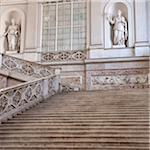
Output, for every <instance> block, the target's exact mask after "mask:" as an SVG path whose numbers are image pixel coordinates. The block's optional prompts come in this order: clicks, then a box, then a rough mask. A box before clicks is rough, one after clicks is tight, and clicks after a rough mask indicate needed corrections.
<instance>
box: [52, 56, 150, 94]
mask: <svg viewBox="0 0 150 150" xmlns="http://www.w3.org/2000/svg"><path fill="white" fill-rule="evenodd" d="M55 66H58V67H61V68H62V72H61V84H62V90H64V91H79V90H108V89H122V88H146V87H148V86H149V85H148V74H149V60H148V57H144V58H138V57H137V58H130V59H129V58H124V59H123V58H122V59H103V60H102V59H100V60H85V62H84V63H81V62H79V63H73V64H67V63H66V64H57V65H56V64H55Z"/></svg>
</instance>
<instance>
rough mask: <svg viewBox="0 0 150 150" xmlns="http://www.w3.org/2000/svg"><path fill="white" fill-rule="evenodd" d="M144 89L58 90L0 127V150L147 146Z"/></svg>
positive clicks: (96, 149)
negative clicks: (77, 91) (71, 91)
mask: <svg viewBox="0 0 150 150" xmlns="http://www.w3.org/2000/svg"><path fill="white" fill-rule="evenodd" d="M148 99H149V97H148V89H129V90H118V91H117V90H115V91H114V90H112V91H95V92H79V93H67V94H60V95H56V96H54V97H52V98H51V99H48V100H46V101H44V102H43V103H41V104H39V105H38V106H36V107H34V108H33V109H31V110H28V111H26V112H25V113H24V114H22V115H18V116H17V117H16V118H14V119H12V120H9V121H8V122H6V123H3V124H2V125H0V150H149V112H148V109H149V107H148V104H149V103H148Z"/></svg>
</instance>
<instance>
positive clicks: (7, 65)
mask: <svg viewBox="0 0 150 150" xmlns="http://www.w3.org/2000/svg"><path fill="white" fill-rule="evenodd" d="M0 68H1V71H2V70H3V71H8V72H11V73H14V74H17V75H18V74H20V75H21V76H22V78H26V77H29V78H28V80H29V81H28V80H27V81H28V82H25V83H22V84H18V85H16V86H11V87H8V88H4V89H1V90H0V123H1V122H3V121H5V120H7V119H10V118H12V117H13V116H15V115H17V114H18V113H21V112H23V111H25V110H26V109H29V108H30V107H32V106H34V105H35V104H37V103H39V102H40V101H42V100H44V99H46V98H49V97H50V96H52V95H54V94H55V93H57V92H58V91H59V86H60V84H59V74H60V69H59V68H52V67H48V66H43V65H40V64H36V63H34V62H29V61H25V60H21V59H18V58H15V57H11V56H7V55H4V54H0Z"/></svg>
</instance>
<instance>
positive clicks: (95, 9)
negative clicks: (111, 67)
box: [89, 0, 103, 58]
mask: <svg viewBox="0 0 150 150" xmlns="http://www.w3.org/2000/svg"><path fill="white" fill-rule="evenodd" d="M102 5H103V2H102V1H97V0H94V1H93V0H91V3H90V9H91V10H90V33H91V35H90V56H89V57H90V58H93V57H96V56H98V55H99V51H100V50H102V49H103V6H102Z"/></svg>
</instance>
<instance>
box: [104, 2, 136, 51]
mask: <svg viewBox="0 0 150 150" xmlns="http://www.w3.org/2000/svg"><path fill="white" fill-rule="evenodd" d="M118 10H121V11H122V16H124V17H125V19H126V21H127V24H128V40H127V42H126V46H127V47H133V46H134V20H133V9H132V4H131V3H129V2H128V1H127V0H115V1H114V0H109V1H108V2H107V4H106V5H105V8H104V43H105V45H104V47H105V48H106V49H107V48H113V43H112V29H111V26H110V23H109V21H108V19H107V15H110V16H116V15H117V11H118Z"/></svg>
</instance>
